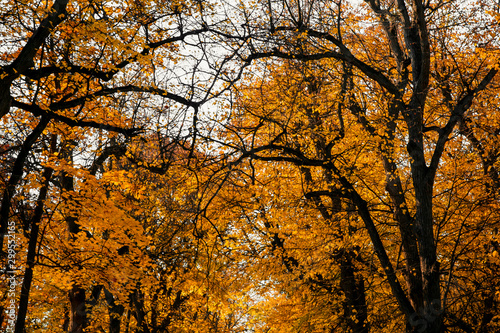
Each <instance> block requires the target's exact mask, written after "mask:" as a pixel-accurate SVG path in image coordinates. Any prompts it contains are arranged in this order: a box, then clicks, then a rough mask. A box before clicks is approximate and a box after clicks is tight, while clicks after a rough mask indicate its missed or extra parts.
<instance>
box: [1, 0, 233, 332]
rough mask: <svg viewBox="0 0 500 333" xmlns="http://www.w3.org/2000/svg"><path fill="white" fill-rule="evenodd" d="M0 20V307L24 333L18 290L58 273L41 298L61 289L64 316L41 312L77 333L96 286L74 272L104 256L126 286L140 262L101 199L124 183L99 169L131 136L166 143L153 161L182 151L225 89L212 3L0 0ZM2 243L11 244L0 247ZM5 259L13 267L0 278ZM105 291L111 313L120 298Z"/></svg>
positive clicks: (135, 228)
mask: <svg viewBox="0 0 500 333" xmlns="http://www.w3.org/2000/svg"><path fill="white" fill-rule="evenodd" d="M0 16H1V17H2V20H1V21H2V24H1V27H0V31H1V32H0V33H1V38H2V50H1V51H0V52H1V55H0V59H1V60H0V61H1V64H0V65H1V70H0V81H1V84H0V118H1V122H2V123H1V128H2V130H1V132H0V133H1V137H0V140H1V145H2V150H1V151H0V154H1V158H2V171H1V176H2V183H1V184H2V185H1V189H0V190H1V192H2V201H1V207H0V233H1V236H2V237H0V239H1V240H0V252H1V260H2V268H5V269H4V270H3V271H2V283H3V284H5V285H6V286H10V285H13V286H15V285H14V284H10V285H9V282H8V281H9V280H8V279H7V278H8V277H11V278H12V281H14V279H17V280H18V281H20V279H21V277H22V278H23V285H22V291H21V293H20V295H18V294H16V293H13V294H12V295H14V296H11V297H10V299H6V298H7V293H3V294H2V300H3V301H5V302H8V303H5V304H10V303H9V302H11V303H16V304H19V313H18V314H17V326H16V332H22V331H24V330H25V329H26V327H30V329H31V328H33V329H34V327H36V326H37V325H39V324H40V321H41V320H42V319H41V318H45V317H46V316H47V314H46V313H45V314H42V313H38V317H36V316H34V317H33V318H31V319H30V320H31V322H30V324H25V317H26V315H27V309H28V306H29V303H30V302H29V301H30V295H31V292H32V291H33V290H34V289H37V288H38V287H39V285H37V284H36V283H37V282H42V281H45V282H47V281H52V280H53V279H56V280H57V278H59V282H61V283H62V284H57V283H56V284H55V285H53V287H54V288H55V289H57V288H59V289H58V290H57V292H54V298H55V299H58V300H60V298H57V296H60V295H61V291H62V292H63V293H68V297H69V299H70V303H71V306H70V308H68V309H65V310H64V311H63V305H64V303H63V302H60V303H59V304H58V307H56V308H54V309H53V314H54V315H56V314H57V315H61V317H63V316H67V319H68V320H67V323H64V325H61V328H64V329H66V330H69V331H70V332H81V331H82V330H83V329H84V327H86V326H88V325H89V323H88V321H89V318H90V315H91V311H90V310H91V309H92V306H94V305H95V304H93V303H95V302H96V300H95V299H93V297H94V296H96V295H97V296H98V295H99V294H100V291H101V290H102V284H104V282H103V280H104V281H106V278H103V279H99V278H96V277H95V276H92V275H91V274H87V273H88V272H87V273H83V271H84V270H85V269H86V268H88V267H91V268H92V270H90V271H91V272H92V273H93V274H95V273H98V272H99V270H105V268H106V267H107V268H106V269H107V270H109V269H110V267H113V265H111V263H110V261H109V260H111V259H114V260H116V261H117V262H120V263H121V264H122V266H121V267H123V268H125V271H127V270H129V271H128V273H126V274H129V275H130V278H131V279H133V277H134V274H139V273H138V272H140V270H139V271H138V270H137V268H138V267H137V265H138V264H137V263H136V264H131V263H133V262H134V261H135V260H140V258H142V255H143V254H144V253H143V252H141V251H140V250H141V249H140V247H141V246H140V245H139V244H140V243H141V239H143V238H144V232H143V230H142V229H141V226H142V225H141V221H137V220H136V219H133V218H132V217H131V216H130V215H131V214H130V212H129V211H128V210H127V209H125V208H124V206H123V204H124V202H126V200H125V199H126V198H124V197H123V196H122V195H120V191H117V190H114V186H118V187H120V186H125V187H126V186H128V183H127V181H126V179H120V177H124V176H125V174H124V173H123V172H121V173H120V172H119V170H117V169H114V168H112V167H109V166H107V164H109V163H111V166H112V162H111V161H112V160H113V159H117V158H119V157H120V156H123V155H124V154H125V152H127V151H128V148H127V146H128V145H129V144H131V142H132V138H136V137H139V136H142V137H143V139H144V140H148V138H150V137H152V136H151V135H152V133H157V134H158V135H159V136H161V137H168V138H170V139H171V140H170V143H172V142H174V143H175V144H170V145H169V146H166V147H161V148H159V149H160V150H162V151H163V153H165V152H167V151H168V150H169V149H173V147H174V146H176V145H180V146H185V144H186V142H187V140H190V141H189V142H192V144H191V147H190V149H191V153H193V152H194V144H195V142H196V133H197V129H198V124H197V119H198V111H199V108H200V106H201V105H202V104H203V103H205V102H206V101H208V100H210V99H211V98H214V97H215V96H217V94H219V93H221V91H224V89H225V88H226V87H225V86H223V85H219V83H218V82H219V80H220V79H224V74H223V69H224V66H225V65H226V61H225V60H222V61H218V59H216V58H215V57H213V56H212V55H211V54H210V48H209V47H208V46H207V45H206V43H205V40H210V38H212V36H213V35H212V34H211V33H210V30H211V29H213V28H214V27H215V26H216V24H217V22H216V21H214V20H212V19H211V18H210V17H211V16H213V10H212V8H211V6H209V5H208V4H203V3H199V2H196V1H194V2H186V1H180V2H168V3H166V2H160V1H129V2H123V3H115V2H111V1H67V0H55V1H52V2H36V1H35V2H21V1H11V2H9V3H8V4H5V5H4V6H3V7H2V8H1V9H0ZM222 59H224V56H223V55H222ZM189 112H191V115H190V114H189ZM165 161H166V160H165ZM157 168H159V169H162V170H163V171H165V170H164V169H166V168H167V166H166V165H159V166H157ZM122 171H123V170H122ZM90 208H92V209H93V211H89V209H90ZM109 214H112V217H109V216H108V215H109ZM111 222H113V223H116V225H115V226H114V228H116V229H114V228H108V226H107V224H108V223H111ZM54 223H55V224H56V225H57V227H55V229H54V228H52V227H54ZM124 224H125V225H128V226H129V227H130V228H131V229H129V228H128V227H126V226H124ZM120 227H122V229H121V230H120ZM108 229H109V230H108ZM9 232H10V234H9ZM7 234H9V235H12V234H15V235H16V237H15V241H13V242H8V244H4V239H6V238H5V237H4V236H6V235H7ZM49 239H51V240H53V241H54V242H55V243H50V244H49V243H46V242H47V241H48V240H49ZM142 241H143V240H142ZM53 244H57V245H53ZM99 244H100V245H102V246H103V247H101V248H100V249H99V248H96V246H98V245H99ZM104 244H105V245H106V246H104ZM4 245H5V246H4ZM10 245H13V246H14V247H15V251H14V250H13V249H11V247H10ZM132 245H135V246H134V247H133V248H132ZM126 246H129V247H130V250H129V251H128V253H125V252H126V251H125V252H124V253H122V254H121V255H120V256H118V257H117V256H116V253H117V251H118V252H123V251H124V250H123V251H120V249H122V248H125V247H126ZM103 249H106V251H104V250H103ZM9 250H12V251H11V252H12V256H13V257H12V258H14V257H15V265H16V266H15V268H18V269H17V270H15V271H12V270H8V269H7V268H8V267H9V266H8V265H7V264H8V263H9V260H11V259H12V258H11V257H9V255H10V252H9ZM99 251H104V252H101V253H100V254H99ZM98 254H99V255H98ZM105 254H107V255H108V259H102V258H103V256H105ZM132 256H135V260H131V259H130V257H132ZM97 258H100V259H99V260H98V259H97ZM120 258H121V259H120ZM13 263H14V262H12V264H11V265H10V267H11V268H14V264H13ZM107 264H109V265H110V266H106V265H107ZM38 265H41V266H42V267H45V269H42V268H41V267H37V266H38ZM131 271H134V273H133V274H132V273H131ZM8 272H11V273H8ZM47 272H50V273H49V275H46V274H47ZM70 273H71V274H72V278H71V279H70V280H68V276H69V274H70ZM115 273H118V272H115ZM8 274H11V275H12V276H7V275H8ZM107 274H110V272H106V274H104V275H107ZM120 274H125V273H123V272H121V273H120ZM120 274H118V275H120ZM111 275H113V274H111ZM108 277H109V276H108ZM115 278H116V276H115ZM92 279H95V281H96V284H97V285H94V286H90V285H89V284H88V282H89V281H90V280H92ZM108 282H109V281H108ZM68 286H71V288H70V289H69V290H68V289H67V288H68ZM92 287H94V288H92ZM118 289H119V288H118ZM5 290H7V289H5ZM53 290H54V289H53ZM110 291H112V292H114V295H111V296H109V295H110V294H109V292H110ZM104 292H105V293H106V297H107V299H108V300H109V302H108V303H110V304H109V305H110V306H111V307H113V306H114V305H113V302H114V300H115V299H116V297H118V298H119V295H118V294H119V293H120V292H125V290H113V289H112V288H111V287H109V286H108V288H107V289H106V290H104ZM94 293H95V294H96V295H95V294H94ZM42 294H43V293H42ZM17 297H19V299H17ZM35 298H42V299H43V296H41V295H40V294H39V295H36V297H35ZM94 298H95V297H94ZM33 299H34V298H33V297H32V301H33ZM17 302H19V303H17ZM31 304H32V305H33V303H31ZM116 311H118V312H120V311H122V310H119V309H117V310H116ZM13 312H15V311H13ZM64 312H67V314H64ZM34 314H36V313H34ZM13 318H15V316H13ZM11 320H13V319H11ZM2 324H3V325H5V324H7V323H6V322H3V323H2ZM8 324H9V329H10V328H11V327H13V323H11V322H9V323H8Z"/></svg>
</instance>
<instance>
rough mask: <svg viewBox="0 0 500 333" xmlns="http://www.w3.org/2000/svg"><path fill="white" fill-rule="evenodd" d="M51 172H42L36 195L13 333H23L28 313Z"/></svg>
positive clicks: (48, 170) (46, 170) (46, 169)
mask: <svg viewBox="0 0 500 333" xmlns="http://www.w3.org/2000/svg"><path fill="white" fill-rule="evenodd" d="M52 172H53V170H52V169H51V168H45V169H44V172H43V179H44V184H43V187H42V188H41V189H40V193H39V194H38V199H37V205H36V208H35V214H34V215H33V219H32V220H31V231H30V238H29V242H28V255H27V260H26V261H27V262H26V271H25V273H24V279H23V285H22V287H21V296H20V299H19V310H18V314H17V321H16V326H15V329H14V332H15V333H23V332H24V328H25V327H24V324H25V321H26V314H27V312H28V303H29V295H30V291H31V283H32V281H33V268H34V267H35V261H36V260H35V259H36V254H37V243H38V232H39V229H40V222H41V221H42V217H43V207H44V205H45V199H46V197H47V192H48V188H49V182H50V178H51V177H52Z"/></svg>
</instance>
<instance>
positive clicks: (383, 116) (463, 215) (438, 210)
mask: <svg viewBox="0 0 500 333" xmlns="http://www.w3.org/2000/svg"><path fill="white" fill-rule="evenodd" d="M480 5H481V6H486V7H487V6H491V7H487V8H491V9H492V10H493V9H494V8H495V7H494V6H495V4H493V3H481V4H480ZM242 17H244V18H247V19H248V20H247V21H246V23H245V24H244V27H245V29H246V33H247V35H248V39H247V40H245V42H246V43H248V45H249V48H248V49H249V51H248V54H246V55H243V56H242V57H243V58H244V59H245V61H248V62H250V61H255V60H257V59H263V58H271V57H273V58H278V59H282V60H281V61H280V60H272V61H271V60H270V61H268V62H267V63H266V64H264V65H263V66H262V67H261V68H267V69H268V70H269V72H270V74H268V75H269V76H268V79H265V78H263V79H259V78H257V77H258V76H259V75H258V74H257V75H255V76H254V77H251V78H249V79H248V81H249V82H252V83H251V84H247V85H246V86H245V88H244V89H242V97H241V103H240V104H239V111H237V112H235V113H234V119H233V121H232V123H231V124H230V125H229V126H228V128H229V130H228V131H229V132H230V133H231V139H232V140H231V143H230V144H229V145H228V147H229V148H230V149H233V151H234V153H233V154H235V155H234V156H235V159H234V161H233V162H234V163H238V162H239V161H242V160H244V159H245V158H250V159H253V160H259V161H267V162H272V163H291V164H292V165H295V166H296V167H297V168H298V169H299V170H300V172H302V173H303V178H304V184H305V185H304V187H305V189H304V191H303V192H302V193H303V195H304V196H305V197H307V198H310V199H311V200H313V202H314V203H315V205H316V206H317V208H318V209H321V207H322V206H321V205H323V207H326V208H327V209H328V212H329V213H330V214H332V212H335V209H336V208H335V207H336V206H337V205H338V204H336V201H337V202H338V200H341V201H342V202H343V204H342V210H344V211H345V210H346V209H351V208H355V211H356V213H357V215H358V217H359V219H360V221H362V223H363V228H362V229H358V230H357V233H361V234H362V235H363V236H364V237H368V238H367V240H366V241H360V242H359V243H358V244H357V245H358V246H361V247H362V245H363V244H367V242H368V243H369V244H370V246H371V249H372V250H373V251H374V253H375V255H376V256H377V258H378V261H379V262H378V267H379V273H381V274H382V276H383V278H384V280H385V283H387V285H388V286H389V287H390V296H385V297H390V299H391V301H390V302H396V303H397V309H398V312H399V313H400V314H401V315H403V316H404V318H405V320H404V321H399V323H398V321H397V320H396V321H395V322H393V324H394V325H396V327H399V328H398V330H404V329H406V330H407V331H409V332H413V331H415V332H417V331H420V332H424V331H425V332H443V331H446V330H455V331H460V330H461V331H474V330H477V331H487V330H494V328H493V327H494V325H495V324H494V321H492V320H493V318H494V313H496V312H497V309H498V293H497V292H496V291H497V290H498V281H497V280H496V279H495V278H494V277H495V274H496V273H495V272H496V270H497V269H498V266H497V264H494V263H493V262H496V261H495V259H493V256H496V255H495V254H494V253H495V252H494V250H492V247H491V246H488V245H486V244H493V243H495V242H496V240H495V239H496V237H498V236H497V231H496V230H497V227H498V226H497V224H498V217H497V213H498V199H497V195H496V194H493V193H496V191H494V190H492V189H493V188H494V187H495V186H496V185H495V184H496V183H497V181H496V179H497V176H496V175H497V172H498V150H497V148H495V146H496V144H495V145H494V146H493V147H491V148H490V149H491V150H490V149H488V152H484V151H483V152H481V150H482V148H481V147H484V144H485V143H486V142H491V141H488V140H491V138H493V137H495V136H496V135H497V134H493V133H497V132H496V131H497V130H498V126H496V125H493V126H492V127H489V126H487V127H488V130H486V131H485V130H484V126H485V125H480V122H481V121H479V122H478V123H475V124H477V125H478V127H477V128H476V129H475V130H473V129H472V128H473V127H469V125H472V123H473V121H472V120H471V118H474V119H476V120H479V119H483V120H485V118H484V117H485V115H486V114H488V116H489V117H488V119H490V121H491V123H492V124H497V121H492V118H495V119H496V118H497V117H498V115H497V112H496V111H497V109H496V108H495V107H493V108H489V107H488V108H483V107H484V106H485V104H484V103H485V102H484V101H489V102H488V106H490V105H496V102H495V101H496V97H495V90H496V89H497V88H498V77H497V72H498V62H497V58H496V55H497V53H498V51H497V50H498V49H497V47H498V46H497V45H496V41H495V39H494V38H493V37H492V36H494V35H496V34H497V30H496V29H498V24H497V14H495V12H493V11H491V12H487V11H486V12H485V10H484V7H481V9H479V7H475V6H473V5H471V4H469V3H467V4H466V3H460V2H456V1H453V2H438V3H427V2H426V3H424V2H421V1H408V2H405V1H397V2H378V1H367V2H366V3H365V5H363V6H361V7H354V8H350V7H349V5H348V4H345V3H343V2H338V3H331V2H328V3H326V2H321V1H307V2H302V1H298V2H288V1H279V2H269V3H268V8H265V9H262V11H253V12H252V11H250V9H249V10H248V11H245V12H243V14H242ZM382 45H383V46H384V47H381V46H382ZM306 64H307V65H306ZM300 68H306V70H300ZM280 72H282V73H283V74H279V73H280ZM265 73H267V72H265ZM273 73H278V74H273ZM297 73H298V74H297ZM297 76H298V77H297ZM283 77H285V78H283ZM255 82H261V83H257V84H256V83H255ZM481 106H483V107H481ZM471 131H475V133H478V134H479V133H481V134H479V135H481V136H482V138H483V139H482V140H483V145H479V144H478V141H477V140H476V139H477V138H476V139H475V137H474V135H472V134H471ZM255 172H256V173H258V172H259V171H257V169H256V171H255ZM308 173H309V174H310V176H308ZM308 178H309V179H308ZM263 206H264V207H267V203H264V204H263ZM337 207H338V206H337ZM270 216H273V214H270ZM324 217H325V216H323V218H324ZM344 221H345V220H344ZM311 223H312V222H311ZM343 223H345V222H343ZM285 224H286V223H285ZM322 230H323V229H321V228H319V229H318V231H317V232H318V233H320V232H321V231H322ZM311 232H312V231H311ZM283 237H284V238H282V236H280V239H281V238H282V239H284V241H281V242H284V243H285V244H286V243H287V242H291V243H292V242H294V237H293V234H291V235H289V236H286V234H285V236H283ZM318 237H319V236H318ZM464 242H465V244H464ZM492 242H493V243H492ZM485 246H486V247H487V248H488V250H486V249H485ZM493 247H494V246H493ZM472 253H474V257H470V256H469V255H470V254H472ZM366 257H367V255H366V256H365V258H363V255H361V257H360V258H361V260H365V259H366ZM285 264H286V260H285ZM476 264H477V266H476ZM299 265H300V264H299ZM483 265H484V266H483ZM401 266H403V267H401ZM486 267H487V268H486ZM368 273H369V272H367V271H365V272H364V274H365V278H364V279H365V280H366V277H367V275H366V274H368ZM462 274H464V275H462ZM469 274H470V275H469ZM465 275H467V276H468V278H465ZM472 276H474V277H472ZM485 281H488V284H487V285H488V287H487V289H488V290H489V292H488V291H486V290H483V292H480V293H476V291H477V290H478V289H477V288H478V287H477V286H479V285H481V284H483V283H485ZM351 282H354V281H352V280H351ZM360 288H361V287H360ZM362 289H364V292H367V293H368V292H372V291H371V290H368V289H366V287H363V288H362ZM493 290H495V291H493ZM362 291H363V290H361V292H362ZM469 293H470V294H474V296H467V295H469ZM380 294H384V292H379V295H380ZM463 299H467V300H468V302H469V303H468V304H475V305H474V306H472V307H473V308H474V309H475V310H470V308H471V306H470V305H469V306H468V307H467V306H466V305H465V303H463V301H462V300H463ZM369 307H370V306H369ZM479 309H482V310H479ZM372 311H373V312H376V311H375V310H372ZM344 313H345V312H344ZM394 319H395V318H394ZM385 324H386V323H384V325H385ZM404 326H406V328H404ZM331 329H332V330H334V328H331ZM363 329H364V328H363ZM360 330H361V328H360Z"/></svg>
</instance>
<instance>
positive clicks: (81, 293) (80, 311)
mask: <svg viewBox="0 0 500 333" xmlns="http://www.w3.org/2000/svg"><path fill="white" fill-rule="evenodd" d="M69 302H70V322H69V333H83V332H84V328H85V323H86V322H87V312H86V306H85V289H83V288H80V287H79V286H78V285H73V287H72V288H71V290H70V291H69Z"/></svg>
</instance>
